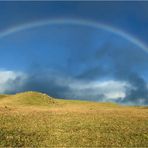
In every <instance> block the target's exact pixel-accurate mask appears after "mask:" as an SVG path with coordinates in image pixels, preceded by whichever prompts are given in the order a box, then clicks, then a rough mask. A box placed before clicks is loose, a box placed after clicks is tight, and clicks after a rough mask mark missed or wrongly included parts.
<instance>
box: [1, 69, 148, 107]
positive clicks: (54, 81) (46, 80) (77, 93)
mask: <svg viewBox="0 0 148 148" xmlns="http://www.w3.org/2000/svg"><path fill="white" fill-rule="evenodd" d="M0 77H1V83H0V84H1V87H0V93H16V92H21V91H29V90H32V91H41V92H44V93H47V94H49V95H51V96H54V97H58V98H66V99H81V100H92V101H103V102H106V101H113V102H120V103H130V104H136V103H139V104H145V103H146V100H145V98H141V95H140V94H138V95H139V98H137V93H139V91H138V92H137V89H139V88H136V87H133V86H135V85H131V84H132V83H128V82H126V81H117V80H116V81H115V80H105V81H98V82H97V81H94V82H89V81H83V80H79V79H72V78H70V77H68V76H64V75H63V76H59V75H58V74H57V73H55V72H50V73H46V74H44V75H41V74H38V75H37V74H36V73H33V74H25V73H21V72H15V71H1V72H0ZM139 81H140V80H139ZM134 82H135V81H134ZM135 83H136V82H135ZM139 87H140V88H141V87H142V88H141V93H142V94H143V93H146V92H143V91H147V90H143V86H139ZM131 93H132V96H133V93H136V94H135V98H134V99H133V100H132V98H131ZM136 99H137V100H138V101H139V102H137V100H136ZM135 100H136V101H135ZM144 101H145V102H144Z"/></svg>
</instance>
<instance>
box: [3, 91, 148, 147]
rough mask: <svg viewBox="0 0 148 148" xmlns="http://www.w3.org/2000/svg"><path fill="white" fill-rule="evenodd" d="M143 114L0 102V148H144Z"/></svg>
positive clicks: (27, 98)
mask: <svg viewBox="0 0 148 148" xmlns="http://www.w3.org/2000/svg"><path fill="white" fill-rule="evenodd" d="M147 131H148V108H146V107H128V106H120V105H117V104H112V103H96V102H87V101H74V100H62V99H54V98H51V97H49V96H47V95H45V94H42V93H37V92H25V93H19V94H16V95H10V96H4V97H3V98H2V99H0V147H47V146H48V147H148V132H147Z"/></svg>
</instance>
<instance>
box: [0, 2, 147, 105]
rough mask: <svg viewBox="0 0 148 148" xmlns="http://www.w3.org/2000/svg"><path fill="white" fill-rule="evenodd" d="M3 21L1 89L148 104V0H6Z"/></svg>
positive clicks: (0, 10) (1, 14)
mask: <svg viewBox="0 0 148 148" xmlns="http://www.w3.org/2000/svg"><path fill="white" fill-rule="evenodd" d="M53 19H56V20H60V19H63V20H66V21H67V22H65V23H60V21H59V22H58V23H53V24H49V23H47V24H44V25H39V26H37V27H22V28H23V29H20V30H18V29H17V28H19V27H21V26H27V24H35V23H38V22H43V21H45V20H48V21H50V20H53ZM0 20H1V21H0V50H1V59H0V77H1V80H0V93H16V92H20V91H28V90H34V91H41V92H45V93H48V94H49V95H51V96H54V97H59V98H65V99H81V100H93V101H105V102H106V101H115V102H119V103H128V104H147V103H148V29H147V26H148V2H0ZM68 20H76V21H77V22H78V21H79V20H82V21H85V22H86V23H73V22H70V21H68ZM87 22H88V24H89V22H91V24H95V25H96V26H97V24H98V25H99V24H104V25H106V26H107V27H105V28H103V29H102V28H101V27H94V26H93V25H88V24H87ZM13 28H15V29H13ZM106 28H109V29H106ZM12 30H15V31H12ZM6 32H9V33H8V34H7V35H2V34H6ZM122 34H125V35H122ZM129 38H130V39H129ZM132 40H134V42H132ZM141 45H142V46H141ZM143 47H144V49H143Z"/></svg>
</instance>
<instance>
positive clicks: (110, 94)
mask: <svg viewBox="0 0 148 148" xmlns="http://www.w3.org/2000/svg"><path fill="white" fill-rule="evenodd" d="M69 86H70V88H71V89H72V90H73V91H74V92H76V93H77V94H79V95H81V96H83V95H84V96H87V95H88V96H91V95H90V94H92V96H96V97H97V95H98V96H99V95H100V94H101V95H103V96H104V97H105V98H106V99H118V98H124V97H125V95H126V94H125V91H126V87H129V84H128V83H127V82H123V81H114V80H108V81H103V82H101V81H99V82H91V83H86V82H81V83H80V82H75V83H71V84H69ZM83 93H85V94H83ZM90 99H91V98H90ZM98 99H99V98H98Z"/></svg>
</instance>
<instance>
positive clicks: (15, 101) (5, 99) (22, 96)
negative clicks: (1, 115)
mask: <svg viewBox="0 0 148 148" xmlns="http://www.w3.org/2000/svg"><path fill="white" fill-rule="evenodd" d="M0 98H1V102H0V104H3V105H9V106H10V105H11V106H13V105H14V106H18V105H20V106H48V105H49V104H51V103H54V99H53V98H52V97H50V96H48V95H47V94H44V93H40V92H34V91H28V92H22V93H17V94H14V95H0Z"/></svg>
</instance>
